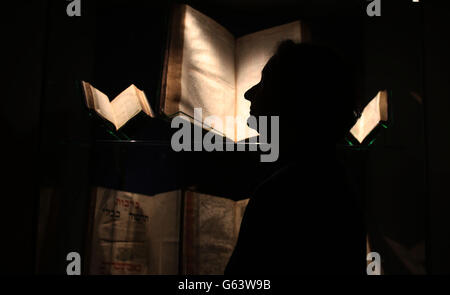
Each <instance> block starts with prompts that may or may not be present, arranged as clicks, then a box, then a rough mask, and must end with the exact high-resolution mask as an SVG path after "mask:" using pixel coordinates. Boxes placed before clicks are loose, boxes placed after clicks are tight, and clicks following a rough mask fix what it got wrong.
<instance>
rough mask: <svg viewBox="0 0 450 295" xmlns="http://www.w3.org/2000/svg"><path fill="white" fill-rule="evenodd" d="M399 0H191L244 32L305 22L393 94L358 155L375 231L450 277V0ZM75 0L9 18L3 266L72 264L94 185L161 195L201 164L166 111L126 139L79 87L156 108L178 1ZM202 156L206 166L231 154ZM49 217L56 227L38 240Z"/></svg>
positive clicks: (28, 7)
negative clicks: (131, 96)
mask: <svg viewBox="0 0 450 295" xmlns="http://www.w3.org/2000/svg"><path fill="white" fill-rule="evenodd" d="M391 2H394V1H382V16H380V17H372V18H370V17H368V16H367V15H366V6H367V4H368V2H367V1H364V0H361V1H356V0H354V1H332V0H329V1H325V0H321V1H317V0H316V1H312V0H311V1H287V0H285V1H268V0H266V1H249V0H248V1H225V0H223V1H190V2H188V3H189V4H190V5H192V6H193V7H194V8H196V9H199V10H200V11H202V12H204V13H206V14H207V15H209V16H211V17H212V18H214V19H215V20H217V21H218V22H219V23H221V24H222V25H224V26H225V27H226V28H227V29H229V30H230V31H231V32H232V33H233V34H235V35H236V36H240V35H243V34H246V33H250V32H253V31H256V30H259V29H263V28H267V27H270V26H273V25H277V24H283V23H285V22H287V21H291V20H295V19H298V18H300V19H302V20H304V21H305V22H306V23H307V24H308V25H309V27H310V29H311V36H312V41H313V42H315V43H320V44H324V45H326V46H329V47H332V48H333V49H334V50H336V51H337V52H338V53H339V54H341V55H342V56H343V57H344V58H346V59H347V60H348V61H349V66H350V67H352V68H353V70H354V71H355V73H356V81H357V90H358V94H359V97H360V99H361V104H364V103H365V102H367V101H368V100H369V99H370V98H372V97H373V96H374V95H375V94H376V93H377V91H378V90H381V89H385V88H387V89H389V90H391V93H392V96H391V98H392V99H391V101H390V106H391V111H392V112H393V118H392V119H393V120H392V122H391V124H390V126H389V128H388V129H387V130H386V131H385V132H383V133H382V134H381V135H380V138H378V139H377V141H376V142H375V144H374V145H373V146H372V148H371V150H370V151H367V152H361V153H359V154H358V153H357V154H356V156H355V153H353V154H351V155H350V156H348V157H349V159H350V160H349V162H350V163H353V165H354V167H355V168H354V169H355V171H357V172H358V175H359V180H360V182H359V186H360V190H361V191H362V197H363V198H364V200H365V201H364V202H365V204H366V209H367V210H366V217H367V223H368V224H367V227H368V231H369V233H373V236H374V239H375V240H374V241H373V243H374V246H375V250H377V251H379V252H380V253H382V255H385V256H384V259H385V260H386V261H384V263H385V270H386V272H387V273H411V272H410V270H408V269H407V267H406V266H405V264H404V263H402V262H401V259H399V258H398V257H397V255H395V253H394V252H393V251H392V249H391V248H390V247H389V246H387V244H386V240H385V237H388V238H389V239H392V240H395V241H397V242H399V243H401V244H402V245H404V246H405V247H407V248H409V249H412V248H414V247H416V246H417V245H420V244H421V243H424V246H425V248H424V251H425V253H426V263H425V264H426V268H427V271H428V273H433V274H443V273H449V269H448V267H447V265H448V263H450V253H449V251H448V249H450V247H449V246H450V232H449V229H448V224H450V220H449V219H450V217H449V216H450V215H449V214H448V213H447V211H448V208H449V206H450V201H449V199H448V195H449V189H448V186H447V182H448V179H449V178H450V155H449V152H448V151H450V139H449V138H450V136H449V134H450V122H449V120H448V116H447V113H448V112H449V111H450V97H449V89H448V84H449V83H448V82H450V81H449V72H448V67H449V65H450V64H449V57H448V56H447V53H448V52H450V44H449V41H448V38H447V36H448V25H449V20H448V18H447V15H448V13H449V11H450V10H449V8H448V7H444V6H443V5H444V4H443V2H442V1H441V2H439V5H438V4H435V3H434V2H432V1H421V3H412V1H406V0H405V1H395V3H391ZM68 3H69V2H67V1H63V0H59V1H56V0H54V1H49V0H47V1H20V2H16V3H8V4H6V5H5V8H4V16H2V26H1V27H2V30H3V33H2V38H3V40H4V41H3V42H2V44H3V48H4V49H6V50H5V51H4V53H3V55H2V56H3V60H2V65H3V67H2V69H3V71H4V74H5V77H6V79H4V80H3V81H5V82H4V84H5V86H4V89H5V91H4V92H3V95H2V100H1V103H2V106H1V117H0V118H1V122H2V128H3V134H4V136H3V138H4V139H3V140H2V142H3V146H4V147H5V151H4V153H3V155H4V158H5V161H4V162H3V163H4V164H3V165H2V166H3V167H4V171H6V173H5V176H4V177H3V182H4V184H3V186H2V187H3V188H4V189H3V193H2V194H1V195H2V198H3V202H2V204H3V210H2V225H3V226H2V228H3V232H2V243H1V247H2V251H1V252H0V253H2V255H3V256H2V258H1V261H2V263H1V265H2V268H1V269H2V272H4V273H15V274H31V273H36V272H38V273H62V274H64V273H65V265H66V261H65V256H66V254H67V253H68V252H70V251H78V252H80V253H81V254H82V256H83V255H84V250H85V244H84V243H85V236H86V234H85V231H86V222H87V212H88V210H87V209H88V206H89V202H88V200H89V188H90V187H91V186H92V185H104V186H108V187H114V188H118V189H124V190H129V191H135V192H140V193H146V194H153V193H157V192H160V191H166V190H169V189H176V188H179V187H180V186H182V185H184V184H185V182H186V173H187V172H186V171H190V174H192V173H194V174H195V171H196V170H195V169H199V168H198V167H197V168H195V167H192V165H190V164H189V163H191V162H190V161H191V160H190V159H189V157H186V156H182V155H179V154H175V153H173V152H171V150H170V146H168V145H167V142H168V140H170V134H171V130H170V128H169V126H168V124H167V122H164V121H162V120H151V119H147V118H143V117H140V118H137V119H133V120H134V121H132V122H129V124H127V126H126V127H125V128H124V131H123V132H124V133H125V134H127V135H128V136H130V137H131V138H133V139H139V140H145V141H147V142H149V143H148V144H142V145H130V144H126V143H122V144H120V143H117V142H116V143H111V142H110V141H111V140H114V139H115V138H114V137H112V136H111V135H109V134H108V133H107V132H105V128H103V127H101V126H99V123H98V121H95V120H94V119H93V118H92V117H90V116H89V115H88V112H87V110H86V108H85V105H84V102H83V98H82V96H81V92H80V89H79V85H78V84H77V81H79V80H86V81H89V82H91V83H92V84H93V85H94V86H95V87H96V88H98V89H100V90H101V91H103V92H104V93H105V94H107V95H108V96H109V97H114V96H115V95H117V94H119V93H120V92H121V91H122V90H123V89H125V88H126V87H128V86H129V85H130V84H131V83H134V84H135V85H136V86H138V87H139V88H141V89H143V90H144V91H145V92H146V93H147V96H148V97H149V99H150V102H151V103H152V105H153V106H156V102H157V98H158V94H159V83H160V72H161V63H162V54H163V50H164V45H165V38H166V28H167V15H168V11H169V3H168V2H158V1H125V0H112V1H83V0H82V16H81V17H68V16H67V15H66V6H67V4H68ZM411 92H415V93H417V94H418V96H417V95H412V94H411ZM417 97H421V99H420V98H419V99H418V98H417ZM202 157H204V162H203V165H199V166H203V167H206V168H204V169H211V167H213V168H214V167H220V164H221V163H223V161H224V158H225V160H226V156H224V155H212V154H211V155H203V156H202ZM358 158H362V159H364V164H363V165H361V164H360V163H359V162H358V161H357V160H355V159H358ZM211 163H213V164H211ZM215 170H217V169H215ZM222 173H223V174H225V172H222ZM221 189H224V188H220V189H219V190H221ZM40 196H41V197H42V196H45V197H46V198H49V199H50V200H51V202H50V203H49V204H51V205H50V207H49V208H41V209H38V208H39V197H40ZM43 214H45V216H44V217H45V218H44V219H46V220H51V221H52V226H51V227H49V229H47V232H46V234H45V236H44V237H43V238H42V240H41V243H40V244H39V245H40V248H39V249H36V247H37V241H38V235H37V229H38V220H39V217H40V218H42V216H43ZM39 215H40V216H39ZM419 256H420V255H419Z"/></svg>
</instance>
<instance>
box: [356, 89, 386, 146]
mask: <svg viewBox="0 0 450 295" xmlns="http://www.w3.org/2000/svg"><path fill="white" fill-rule="evenodd" d="M387 107H388V105H387V92H386V90H384V91H380V92H378V94H377V95H376V96H375V98H373V99H372V100H371V101H370V102H369V104H367V106H366V107H365V108H364V110H363V112H362V114H361V117H360V118H359V119H358V121H357V122H356V124H355V125H354V126H353V127H352V129H350V133H351V134H352V135H353V136H354V137H355V138H356V139H357V140H358V141H359V142H360V143H361V142H363V140H364V138H366V136H367V135H369V133H370V132H371V131H372V130H373V129H374V128H375V127H376V126H377V125H378V123H380V121H387V119H388V112H387Z"/></svg>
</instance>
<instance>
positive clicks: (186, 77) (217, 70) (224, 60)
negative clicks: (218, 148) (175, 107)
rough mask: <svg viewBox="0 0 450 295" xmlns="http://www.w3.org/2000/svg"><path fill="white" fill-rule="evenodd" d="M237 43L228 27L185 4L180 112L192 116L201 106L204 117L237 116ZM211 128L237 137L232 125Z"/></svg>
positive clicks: (222, 117) (223, 118) (228, 135)
mask: <svg viewBox="0 0 450 295" xmlns="http://www.w3.org/2000/svg"><path fill="white" fill-rule="evenodd" d="M234 42H235V40H234V37H233V35H231V34H230V33H229V32H228V31H227V30H226V29H225V28H223V27H222V26H220V25H219V24H218V23H216V22H215V21H214V20H212V19H211V18H209V17H207V16H206V15H204V14H202V13H200V12H198V11H196V10H195V9H193V8H191V7H189V6H186V12H185V23H184V42H183V61H182V70H181V101H180V106H179V110H180V111H181V112H183V113H185V114H187V115H188V116H191V117H193V116H194V108H202V115H203V119H205V117H207V116H210V115H215V116H218V117H219V118H220V119H222V121H223V122H225V117H226V116H230V117H234V106H235V76H234V74H235V69H234ZM169 115H170V114H169ZM223 125H226V124H223ZM211 127H214V128H215V129H217V130H218V131H219V132H222V133H224V134H225V136H227V137H229V138H231V139H233V138H234V131H233V130H232V129H233V128H225V127H224V126H211ZM225 129H230V130H225Z"/></svg>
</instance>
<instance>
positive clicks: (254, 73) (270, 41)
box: [236, 21, 302, 141]
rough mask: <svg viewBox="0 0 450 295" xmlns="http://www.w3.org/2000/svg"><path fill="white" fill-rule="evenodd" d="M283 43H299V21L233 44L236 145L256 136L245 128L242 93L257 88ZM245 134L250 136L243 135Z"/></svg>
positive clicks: (246, 113)
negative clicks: (262, 72)
mask: <svg viewBox="0 0 450 295" xmlns="http://www.w3.org/2000/svg"><path fill="white" fill-rule="evenodd" d="M286 39H291V40H293V41H294V42H300V41H301V40H302V36H301V23H300V21H295V22H292V23H288V24H285V25H281V26H276V27H273V28H270V29H266V30H263V31H259V32H256V33H252V34H248V35H245V36H242V37H240V38H238V39H237V40H236V117H237V119H238V122H239V123H238V127H239V128H240V129H238V130H237V131H236V132H237V135H236V140H237V141H239V140H241V139H243V138H245V137H251V136H255V135H257V133H256V131H255V130H253V129H250V128H247V124H246V120H247V118H248V117H249V116H250V102H249V101H248V100H246V99H245V98H244V93H245V92H246V91H247V90H249V89H250V88H251V87H253V86H254V85H255V84H258V82H259V81H260V80H261V71H262V69H263V68H264V66H265V65H266V63H267V61H268V60H269V59H270V58H271V57H272V55H273V54H274V53H275V51H276V49H277V46H278V44H279V43H280V42H281V41H283V40H286ZM246 128H247V129H248V130H245V129H246ZM245 132H250V134H248V135H246V134H245Z"/></svg>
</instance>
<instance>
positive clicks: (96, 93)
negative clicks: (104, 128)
mask: <svg viewBox="0 0 450 295" xmlns="http://www.w3.org/2000/svg"><path fill="white" fill-rule="evenodd" d="M82 84H83V89H84V95H85V98H86V104H87V106H88V108H90V109H94V110H95V111H96V112H97V113H98V114H99V115H100V116H102V117H103V118H104V119H106V120H108V121H110V122H111V123H113V124H114V125H116V117H115V114H114V110H113V108H112V106H111V103H110V102H109V98H108V96H106V95H105V94H104V93H102V92H101V91H100V90H98V89H97V88H95V87H94V86H92V85H91V84H89V83H87V82H84V81H83V82H82Z"/></svg>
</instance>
